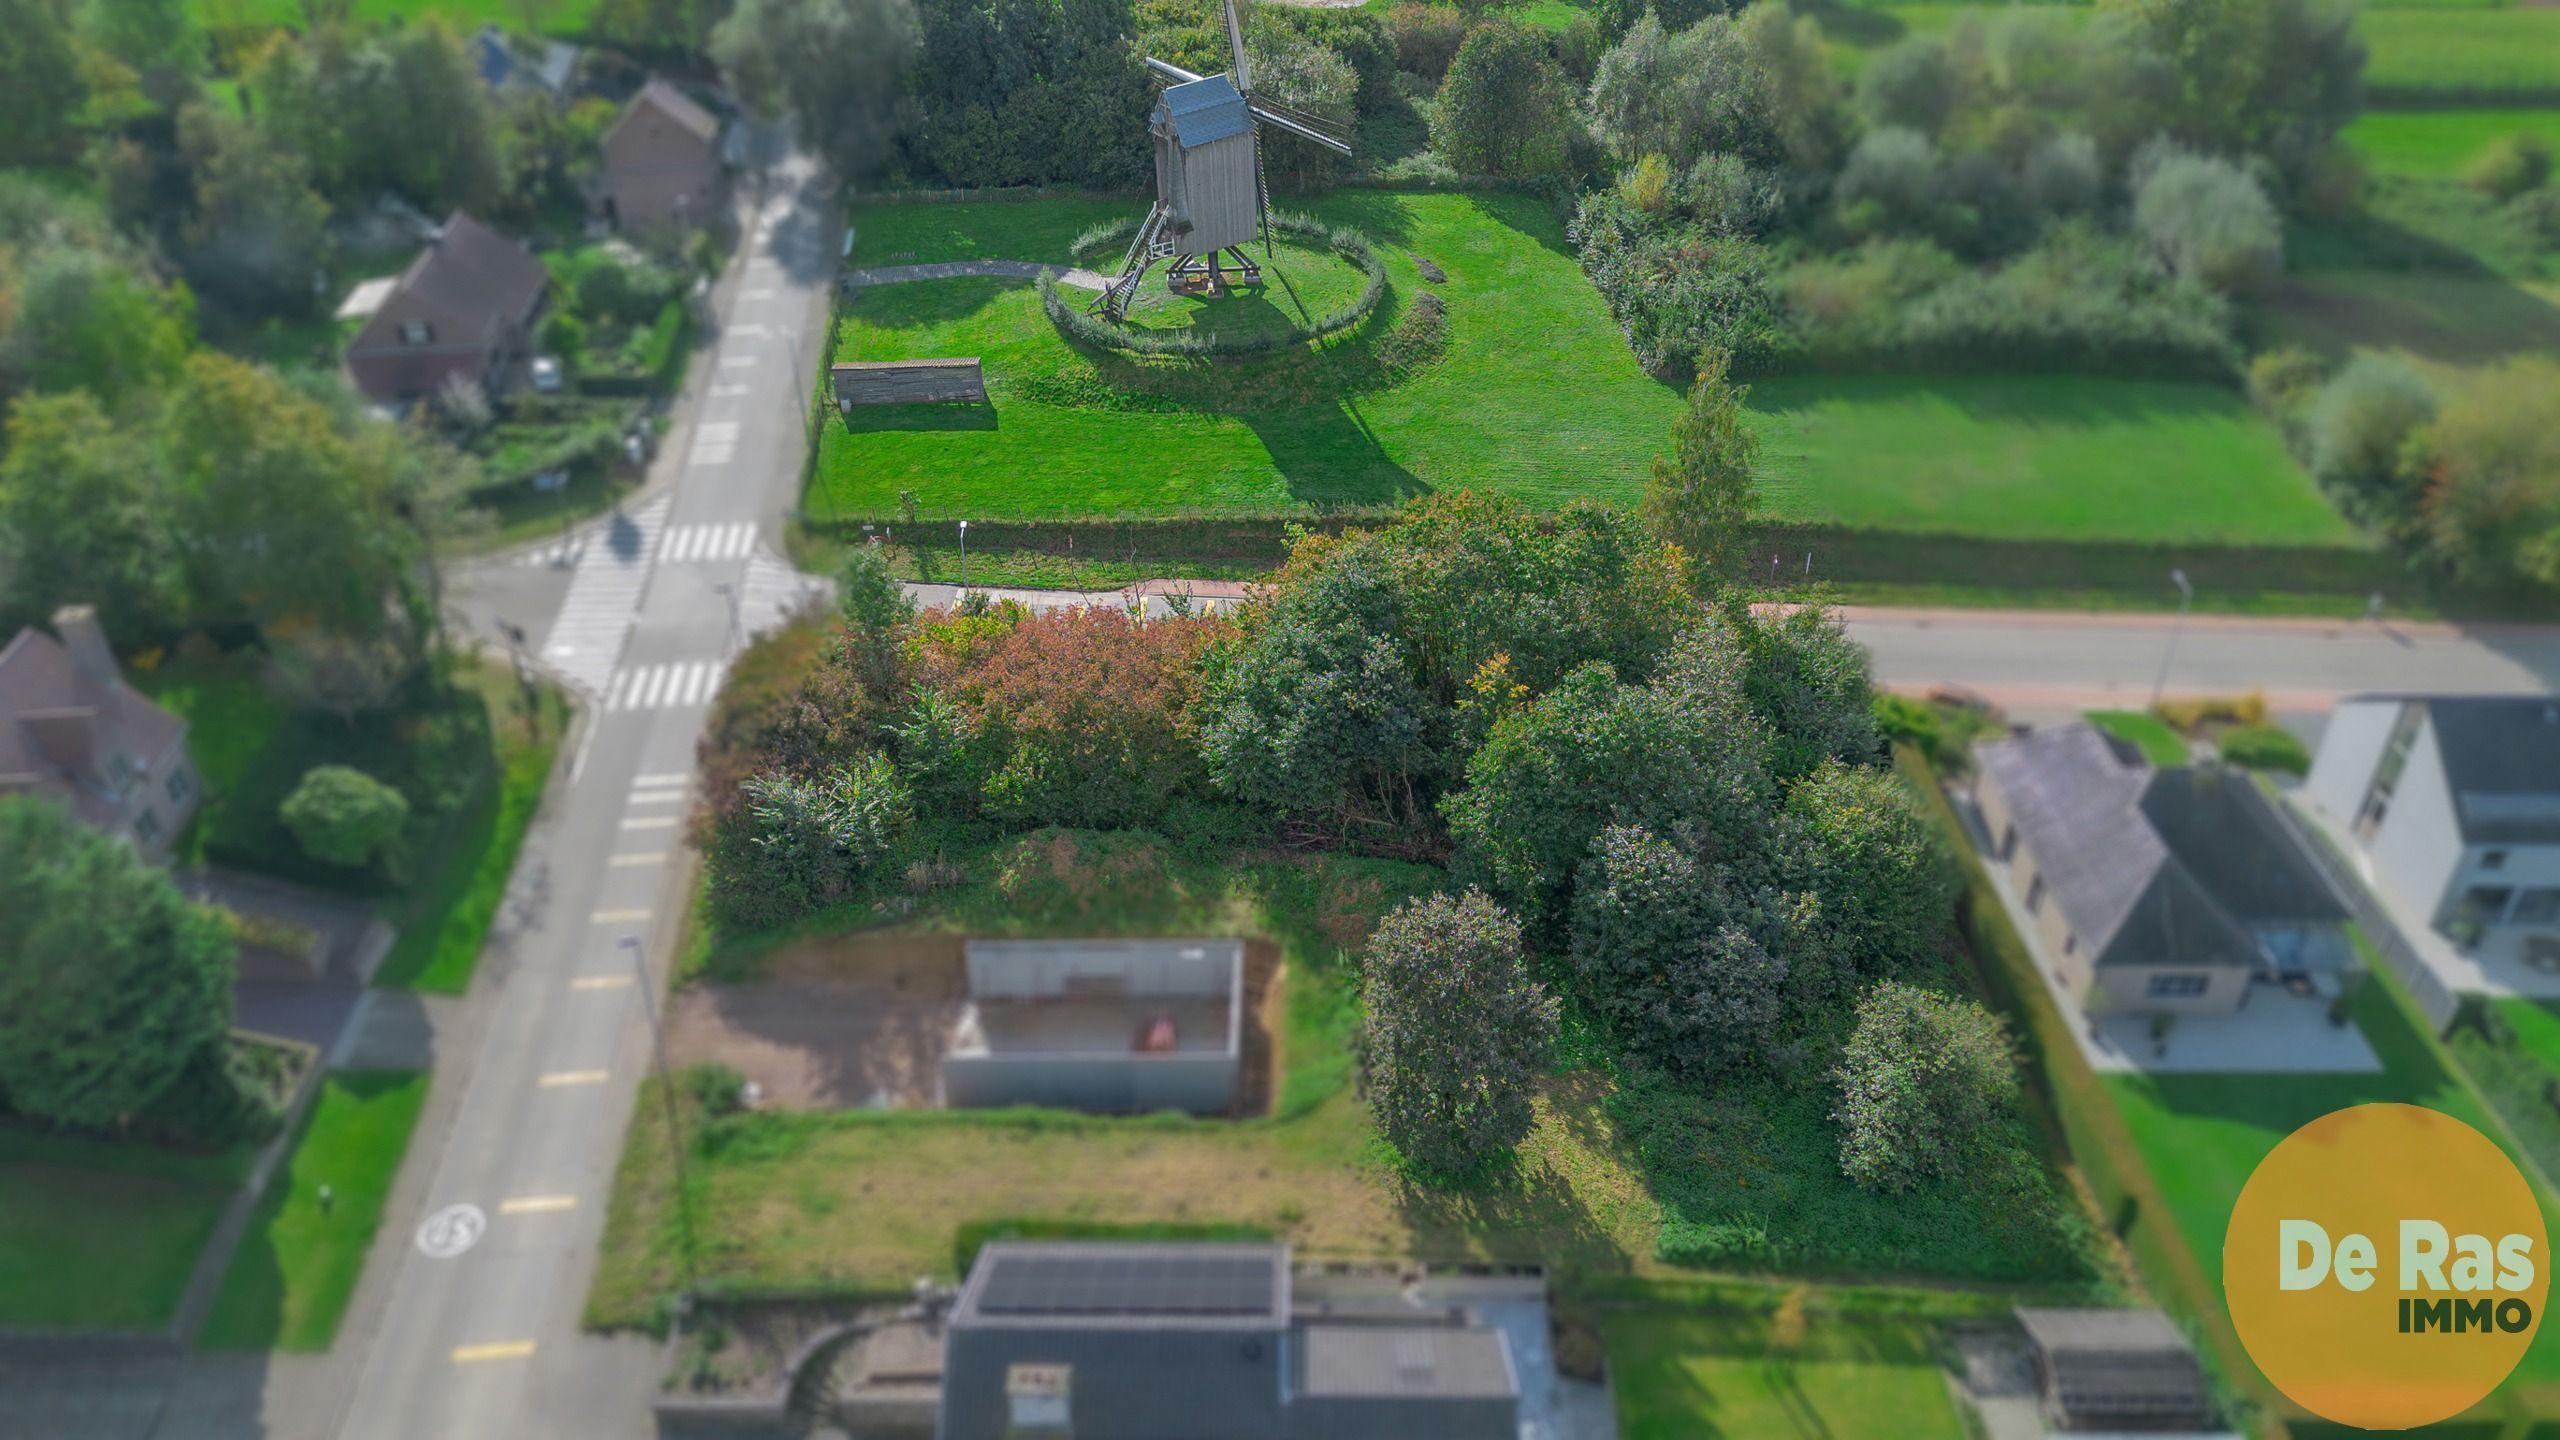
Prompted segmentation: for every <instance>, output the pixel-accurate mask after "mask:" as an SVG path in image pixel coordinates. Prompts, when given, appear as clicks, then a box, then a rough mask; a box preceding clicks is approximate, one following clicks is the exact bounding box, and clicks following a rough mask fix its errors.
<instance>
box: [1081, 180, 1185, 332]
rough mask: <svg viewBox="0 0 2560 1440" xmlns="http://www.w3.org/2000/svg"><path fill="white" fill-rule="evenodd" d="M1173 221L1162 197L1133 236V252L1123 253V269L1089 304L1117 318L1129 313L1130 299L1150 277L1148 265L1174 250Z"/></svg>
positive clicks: (1121, 268) (1130, 248)
mask: <svg viewBox="0 0 2560 1440" xmlns="http://www.w3.org/2000/svg"><path fill="white" fill-rule="evenodd" d="M1172 223H1173V215H1172V212H1170V211H1168V210H1166V209H1165V208H1164V202H1163V201H1161V200H1159V201H1157V202H1156V203H1155V205H1154V206H1153V207H1152V208H1150V209H1149V210H1148V211H1147V218H1146V220H1145V221H1144V223H1142V224H1140V225H1139V226H1138V233H1137V234H1135V235H1133V236H1131V237H1130V238H1129V253H1127V254H1126V255H1123V256H1121V257H1120V271H1119V273H1118V274H1116V275H1114V276H1112V277H1111V282H1110V283H1109V284H1107V285H1105V286H1103V287H1102V293H1101V294H1100V295H1097V296H1095V297H1094V299H1093V304H1092V305H1090V306H1088V307H1087V308H1088V309H1089V310H1091V311H1092V312H1094V313H1097V314H1102V315H1107V316H1109V317H1110V318H1112V319H1114V320H1118V319H1121V318H1122V317H1124V316H1126V315H1127V314H1128V313H1129V302H1130V301H1131V300H1133V299H1135V298H1136V297H1137V294H1138V282H1139V281H1140V280H1143V279H1145V278H1146V274H1147V268H1148V267H1149V266H1151V265H1153V264H1155V263H1156V262H1157V261H1159V260H1164V259H1168V258H1170V257H1171V256H1172V254H1173V239H1172V237H1171V236H1170V235H1169V234H1167V233H1166V232H1167V231H1168V230H1169V229H1170V228H1171V226H1172Z"/></svg>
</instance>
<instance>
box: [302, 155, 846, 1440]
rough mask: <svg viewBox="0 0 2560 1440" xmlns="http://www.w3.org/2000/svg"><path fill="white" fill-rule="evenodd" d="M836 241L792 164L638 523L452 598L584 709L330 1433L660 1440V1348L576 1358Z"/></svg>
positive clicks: (781, 586)
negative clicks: (723, 703) (437, 1233)
mask: <svg viewBox="0 0 2560 1440" xmlns="http://www.w3.org/2000/svg"><path fill="white" fill-rule="evenodd" d="M830 215H831V207H830V206H829V204H828V202H827V199H826V197H825V196H824V195H823V194H821V193H819V191H818V190H817V188H816V187H815V185H814V183H813V173H812V171H811V169H810V167H809V166H808V165H806V164H805V163H802V162H798V161H793V162H786V164H785V165H784V166H782V167H780V168H779V169H778V170H777V171H776V172H774V173H773V175H772V176H771V177H770V179H769V181H768V185H767V187H766V190H765V192H764V196H763V197H758V198H757V199H756V203H755V204H754V207H753V209H752V211H751V213H750V215H749V217H748V219H747V221H746V227H747V228H746V234H745V236H744V249H745V254H744V257H743V260H742V263H740V264H737V265H734V266H733V267H732V268H731V269H730V271H729V272H728V273H727V274H726V275H725V276H724V277H723V279H722V282H721V284H720V285H719V287H718V288H717V290H716V291H715V296H714V309H715V311H716V312H717V313H718V314H719V316H720V317H721V323H720V325H719V327H718V333H717V339H716V342H715V349H714V350H713V352H712V353H711V354H709V355H707V356H704V357H701V358H699V359H697V360H696V362H695V368H694V371H693V377H692V381H691V383H690V385H689V386H688V389H687V392H686V394H685V395H684V397H683V398H682V399H680V400H679V402H678V403H677V405H676V406H675V408H674V411H673V418H674V421H675V423H674V425H673V426H672V427H671V429H670V432H669V434H668V436H667V439H666V444H665V448H664V450H663V452H662V453H661V455H660V457H659V460H658V466H659V471H658V474H657V476H656V477H655V479H656V481H657V482H659V483H653V484H652V486H651V487H650V492H649V494H650V498H648V499H646V500H645V501H643V502H642V503H639V504H636V505H634V506H632V507H630V509H629V511H628V513H627V514H625V515H622V516H618V517H616V518H615V519H614V520H613V521H612V522H610V523H609V524H607V525H605V526H602V527H593V528H591V530H590V532H589V533H588V535H587V537H586V538H585V539H584V541H583V542H582V543H579V544H577V545H575V546H574V547H573V551H572V553H571V554H570V555H568V556H567V557H566V559H567V563H566V564H561V565H554V564H549V563H535V564H530V565H526V564H511V563H508V562H504V561H500V562H495V563H492V564H489V565H485V566H481V567H477V568H476V569H472V570H469V571H466V572H465V573H463V574H461V575H458V576H457V577H456V580H455V585H454V594H455V597H456V601H457V604H458V605H459V606H460V607H461V608H462V609H464V610H465V611H466V612H467V613H478V614H480V615H482V616H484V617H485V616H489V615H507V614H513V615H516V616H519V617H532V618H533V619H535V620H537V621H539V623H527V624H526V628H527V630H528V631H529V632H530V633H531V634H532V635H533V637H534V641H535V645H536V646H537V647H538V649H539V653H540V656H541V659H542V661H543V663H544V664H545V665H547V666H548V667H549V668H551V669H552V670H554V671H555V672H557V673H559V674H561V675H562V676H564V677H566V678H567V679H568V680H569V681H570V682H571V683H572V684H573V685H574V686H576V687H577V688H578V689H579V690H580V691H581V692H582V695H583V702H584V706H585V710H586V715H585V717H584V724H583V726H582V732H581V736H580V738H579V740H578V748H577V749H576V751H575V753H574V757H573V758H572V759H571V761H570V762H569V763H570V767H571V768H570V775H569V780H568V783H567V785H566V787H565V790H555V792H554V795H553V797H552V801H551V805H550V809H549V811H548V813H547V814H546V816H545V819H544V824H543V828H542V834H541V836H540V845H541V848H540V850H539V851H538V852H536V853H533V854H532V855H531V856H530V857H529V859H528V862H527V863H526V865H525V866H523V867H521V868H520V870H519V873H518V877H517V887H516V891H515V893H514V894H513V895H512V896H511V900H510V907H509V918H510V920H511V922H512V923H513V926H514V928H513V932H512V934H511V936H510V943H509V944H508V945H507V946H506V947H505V948H504V949H503V950H498V951H493V952H492V953H491V955H489V956H488V957H487V958H486V959H485V960H484V969H483V971H482V974H481V979H480V981H479V982H478V983H479V988H480V989H481V990H483V991H487V992H490V993H488V994H485V995H479V994H475V997H474V1000H475V1002H483V1001H485V1002H486V1003H485V1005H483V1006H481V1007H480V1008H482V1009H483V1010H484V1012H485V1023H484V1024H482V1025H480V1026H479V1027H477V1030H476V1033H474V1034H471V1035H469V1036H468V1037H467V1038H466V1039H465V1041H464V1046H465V1048H464V1049H463V1052H462V1053H453V1054H447V1055H443V1056H440V1057H439V1061H440V1063H439V1065H438V1067H437V1079H436V1084H437V1085H438V1086H439V1087H460V1095H459V1098H458V1101H456V1102H455V1103H454V1104H453V1105H452V1108H451V1112H450V1123H449V1128H447V1129H445V1130H444V1131H443V1132H442V1133H441V1134H439V1135H436V1136H428V1135H426V1134H424V1133H423V1132H422V1134H421V1136H420V1142H419V1146H418V1149H417V1150H416V1151H414V1152H413V1154H412V1156H411V1161H410V1168H411V1170H412V1171H413V1172H419V1173H422V1174H423V1175H424V1176H425V1178H424V1180H423V1182H422V1183H414V1184H411V1183H404V1185H403V1187H402V1189H403V1191H404V1194H405V1195H406V1197H407V1199H408V1203H407V1204H405V1205H403V1206H401V1207H400V1208H399V1209H398V1210H396V1211H395V1213H392V1214H390V1215H389V1216H387V1217H386V1220H385V1236H386V1239H385V1241H384V1243H383V1244H381V1245H378V1246H377V1247H376V1250H375V1253H374V1255H373V1257H372V1263H373V1264H374V1265H376V1266H382V1265H386V1264H387V1265H389V1266H391V1267H392V1269H391V1271H390V1273H389V1275H388V1277H387V1281H386V1283H385V1285H384V1288H383V1290H382V1292H381V1294H380V1297H379V1303H378V1305H375V1306H373V1307H370V1308H371V1310H372V1313H370V1314H368V1315H366V1316H363V1317H358V1318H359V1319H360V1320H361V1321H363V1322H369V1323H368V1325H367V1328H365V1329H364V1330H363V1332H362V1333H360V1334H353V1335H342V1337H341V1340H340V1348H341V1349H342V1350H346V1349H349V1348H350V1347H351V1346H352V1347H354V1348H355V1351H356V1354H357V1355H358V1356H360V1359H358V1360H356V1362H355V1369H354V1373H353V1382H352V1385H351V1386H350V1387H349V1389H348V1392H347V1395H346V1398H345V1401H344V1404H343V1406H342V1411H341V1419H340V1421H339V1424H338V1427H337V1430H336V1433H337V1434H340V1435H343V1436H348V1437H364V1440H374V1437H386V1440H388V1437H397V1440H408V1437H417V1440H476V1437H484V1436H534V1435H540V1436H546V1437H563V1440H566V1437H579V1436H599V1437H602V1436H613V1437H627V1436H632V1435H638V1434H645V1433H648V1424H649V1421H648V1416H647V1403H648V1399H649V1396H650V1395H651V1394H652V1393H653V1391H654V1371H655V1365H656V1359H657V1355H656V1350H655V1347H654V1346H652V1345H650V1344H648V1343H646V1342H643V1341H638V1340H633V1339H606V1338H597V1337H590V1336H585V1335H582V1334H581V1332H580V1330H579V1323H578V1322H579V1314H580V1310H581V1307H582V1306H583V1304H584V1301H585V1297H586V1291H587V1286H588V1281H589V1279H590V1278H591V1275H592V1272H593V1269H594V1265H595V1258H596V1252H597V1245H598V1240H599V1237H600V1235H601V1232H602V1229H603V1223H604V1214H605V1206H606V1200H607V1195H608V1191H609V1188H610V1185H611V1182H612V1177H613V1171H614V1166H615V1163H616V1161H617V1159H618V1158H619V1155H620V1151H621V1145H622V1137H623V1132H624V1129H625V1126H626V1124H627V1123H628V1122H629V1120H630V1117H631V1114H632V1108H633V1102H634V1099H635V1098H636V1095H637V1091H638V1087H639V1083H640V1080H641V1077H642V1076H643V1074H644V1073H646V1071H647V1069H648V1062H649V1045H648V1030H647V1026H646V1024H645V1023H644V1009H643V1007H644V1006H645V1005H647V1004H649V1003H652V1002H651V998H650V997H652V996H654V995H656V994H658V993H661V990H662V987H663V980H664V976H665V973H666V965H667V960H668V948H669V942H670V940H671V938H672V936H673V934H674V930H675V926H676V924H677V922H678V921H679V920H680V918H681V912H682V909H683V906H684V903H685V901H686V899H687V898H688V896H689V894H690V889H691V885H690V878H691V868H690V865H689V862H688V860H687V857H686V855H685V852H684V845H683V821H684V816H685V815H686V813H687V810H688V808H689V803H690V795H691V784H692V773H693V769H694V745H695V741H696V738H697V737H698V735H699V734H700V732H701V728H702V723H703V719H704V716H705V713H706V711H707V707H708V704H709V701H710V698H711V696H712V695H713V694H714V693H715V692H716V690H717V688H718V681H719V678H720V674H721V672H722V670H723V668H724V667H725V665H726V662H727V660H728V657H729V656H730V655H731V653H732V652H733V651H734V649H735V648H736V646H737V645H738V643H739V642H740V641H741V640H742V638H743V636H744V635H745V634H746V633H748V632H749V631H751V630H753V629H754V628H757V626H758V625H759V624H760V623H762V622H763V621H765V620H766V619H768V618H770V613H771V612H772V611H773V610H774V609H776V608H778V607H779V606H780V605H781V604H782V603H784V601H785V599H786V598H787V597H786V596H785V594H784V591H786V590H787V589H788V587H789V585H790V572H789V570H788V567H787V566H784V565H782V563H781V561H780V560H779V558H778V556H777V555H776V554H775V553H774V552H775V546H776V537H777V536H778V533H779V532H778V529H777V528H776V525H777V522H778V519H779V517H780V516H781V514H782V513H783V512H784V510H785V509H787V508H788V506H789V505H790V503H791V500H792V492H793V490H794V489H795V488H796V486H797V484H798V481H799V477H800V470H801V458H802V446H803V435H804V433H805V432H804V429H803V426H802V423H801V418H802V407H803V406H804V405H805V403H806V399H807V396H808V393H809V389H808V381H807V377H808V376H809V375H810V374H811V373H812V372H811V370H810V368H809V367H810V365H811V364H813V363H814V362H815V352H816V350H817V348H818V347H819V346H820V345H822V344H823V340H824V334H823V332H824V328H825V317H826V313H827V311H826V296H827V287H828V285H829V284H830V283H831V280H832V277H833V274H834V270H835V263H836V238H837V232H836V231H835V229H834V228H833V223H832V221H831V219H830V218H829V217H830ZM546 615H547V616H548V617H549V618H547V619H543V618H542V617H544V616H546ZM519 623H525V622H524V620H521V619H520V620H519ZM644 969H645V972H646V973H645V974H643V973H642V971H643V970H644ZM422 1166H432V1168H431V1169H426V1170H421V1167H422ZM455 1205H469V1206H473V1207H476V1208H477V1209H478V1211H479V1212H480V1213H481V1214H482V1215H483V1216H485V1221H486V1223H485V1229H484V1230H483V1231H482V1233H481V1234H480V1237H479V1239H478V1240H477V1242H476V1243H474V1244H473V1245H471V1246H470V1248H469V1249H467V1250H466V1251H464V1252H463V1253H461V1254H459V1255H456V1256H452V1257H449V1258H438V1257H435V1256H431V1255H429V1254H427V1253H425V1252H424V1251H423V1250H422V1249H421V1248H420V1247H419V1246H417V1245H415V1244H413V1243H410V1237H411V1236H412V1235H413V1234H414V1233H415V1231H416V1230H417V1227H418V1226H419V1224H420V1222H421V1220H422V1219H423V1218H424V1217H426V1216H427V1215H430V1214H433V1213H435V1212H437V1211H439V1210H443V1209H445V1208H446V1207H449V1206H455Z"/></svg>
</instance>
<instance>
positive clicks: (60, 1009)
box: [0, 795, 232, 1127]
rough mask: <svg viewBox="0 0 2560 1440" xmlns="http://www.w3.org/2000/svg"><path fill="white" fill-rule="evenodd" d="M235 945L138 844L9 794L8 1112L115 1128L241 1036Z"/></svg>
mask: <svg viewBox="0 0 2560 1440" xmlns="http://www.w3.org/2000/svg"><path fill="white" fill-rule="evenodd" d="M231 963H232V944H231V939H230V936H229V935H228V933H227V932H226V931H225V930H224V929H223V927H222V926H221V925H220V924H219V923H218V922H216V921H215V920H214V919H213V917H212V916H210V915H208V914H207V913H205V912H204V911H202V910H200V909H198V908H197V907H195V906H194V905H191V904H189V903H188V902H187V899H186V897H185V896H183V895H181V894H179V893H178V889H177V887H176V886H175V885H173V884H171V883H170V880H169V877H168V876H167V875H166V874H164V873H162V872H161V871H159V870H156V869H154V868H152V867H150V866H148V865H146V864H144V863H143V862H142V860H141V858H140V857H138V856H137V855H135V853H134V852H133V849H132V847H130V846H128V845H126V844H124V843H123V842H121V841H118V840H114V839H110V838H109V837H107V836H104V835H101V834H99V833H97V832H96V831H93V830H90V829H88V828H86V827H85V826H81V825H79V824H76V823H74V822H73V821H72V820H71V818H70V817H69V816H68V815H66V814H64V813H63V811H62V809H61V807H59V806H57V805H55V804H54V803H53V802H52V801H50V800H44V799H39V798H36V797H34V796H25V795H5V796H0V1104H5V1105H6V1107H7V1108H8V1109H9V1110H11V1111H14V1112H16V1113H17V1114H20V1115H23V1116H26V1117H28V1118H30V1119H34V1120H37V1121H41V1122H45V1123H50V1124H57V1125H77V1126H88V1127H96V1126H108V1125H116V1124H120V1123H122V1122H123V1121H124V1120H125V1119H126V1118H127V1117H129V1116H131V1115H133V1114H134V1113H135V1112H136V1111H138V1110H141V1109H142V1108H143V1107H144V1106H146V1105H149V1104H150V1103H151V1102H152V1101H153V1100H155V1099H158V1098H159V1097H160V1096H161V1095H162V1094H163V1093H164V1092H166V1091H167V1090H168V1089H169V1088H170V1087H171V1085H172V1084H173V1083H175V1082H176V1081H177V1080H178V1079H179V1077H180V1075H181V1074H183V1073H184V1072H185V1070H186V1068H187V1067H188V1065H189V1064H190V1063H191V1062H193V1061H194V1060H195V1059H196V1058H197V1057H198V1056H200V1055H202V1054H203V1053H204V1052H205V1051H206V1050H208V1049H211V1048H213V1047H216V1046H219V1045H221V1044H222V1043H223V1038H224V1036H225V1035H226V1034H227V1033H228V1032H229V1030H230V1028H231Z"/></svg>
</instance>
